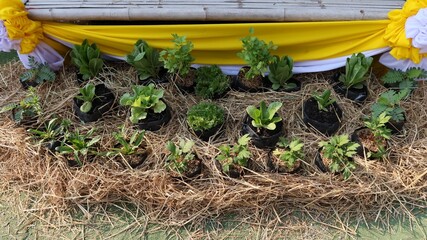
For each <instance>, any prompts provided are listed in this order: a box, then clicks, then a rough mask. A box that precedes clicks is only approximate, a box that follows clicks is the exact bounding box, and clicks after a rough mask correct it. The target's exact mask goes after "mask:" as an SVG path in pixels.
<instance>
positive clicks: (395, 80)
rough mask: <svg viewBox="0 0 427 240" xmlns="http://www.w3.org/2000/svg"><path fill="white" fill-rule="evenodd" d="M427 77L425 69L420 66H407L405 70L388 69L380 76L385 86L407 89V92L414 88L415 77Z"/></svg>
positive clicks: (415, 84)
mask: <svg viewBox="0 0 427 240" xmlns="http://www.w3.org/2000/svg"><path fill="white" fill-rule="evenodd" d="M425 78H427V70H424V69H422V68H416V67H412V68H408V69H407V70H406V71H402V70H399V69H390V70H389V71H388V72H387V73H386V74H385V75H384V76H383V77H382V78H381V81H382V84H383V85H384V86H385V87H388V88H392V89H395V90H405V89H408V90H409V93H410V92H411V91H412V90H413V89H414V88H416V86H417V82H416V80H417V79H425Z"/></svg>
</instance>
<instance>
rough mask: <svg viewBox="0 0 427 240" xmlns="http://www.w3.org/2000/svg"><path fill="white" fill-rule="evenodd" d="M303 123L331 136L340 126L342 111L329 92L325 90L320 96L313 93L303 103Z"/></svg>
mask: <svg viewBox="0 0 427 240" xmlns="http://www.w3.org/2000/svg"><path fill="white" fill-rule="evenodd" d="M302 113H303V121H304V123H305V124H306V125H307V126H311V127H314V128H315V129H316V130H318V131H319V132H321V133H322V134H325V135H326V136H331V135H332V134H334V133H335V132H336V131H338V129H339V128H340V125H341V119H342V110H341V108H340V107H339V106H338V104H337V103H336V99H334V98H332V97H331V90H329V89H327V90H325V91H324V92H323V93H321V94H316V93H313V95H312V97H310V98H309V99H307V100H306V101H305V102H304V105H303V108H302Z"/></svg>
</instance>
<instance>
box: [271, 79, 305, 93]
mask: <svg viewBox="0 0 427 240" xmlns="http://www.w3.org/2000/svg"><path fill="white" fill-rule="evenodd" d="M288 83H294V84H295V85H296V86H295V87H291V88H283V87H280V88H279V89H277V90H273V91H277V92H297V91H299V90H301V82H300V81H298V80H296V79H295V78H291V79H289V80H288ZM272 86H273V84H272V83H271V81H270V80H269V79H268V77H265V78H264V87H265V88H270V89H271V87H272Z"/></svg>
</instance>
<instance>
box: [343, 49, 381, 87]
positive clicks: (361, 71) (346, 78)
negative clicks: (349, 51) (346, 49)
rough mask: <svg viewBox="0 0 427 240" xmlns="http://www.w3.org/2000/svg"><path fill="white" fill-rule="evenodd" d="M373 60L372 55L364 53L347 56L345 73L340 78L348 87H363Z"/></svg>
mask: <svg viewBox="0 0 427 240" xmlns="http://www.w3.org/2000/svg"><path fill="white" fill-rule="evenodd" d="M372 61H373V58H372V57H365V55H364V54H363V53H358V54H357V55H356V54H353V55H351V57H350V58H347V62H346V65H345V75H341V76H340V77H339V80H340V81H341V82H342V83H343V84H344V86H345V87H346V88H350V87H354V88H357V89H361V88H362V87H363V83H364V82H365V80H366V74H367V73H368V71H369V69H370V67H371V64H372Z"/></svg>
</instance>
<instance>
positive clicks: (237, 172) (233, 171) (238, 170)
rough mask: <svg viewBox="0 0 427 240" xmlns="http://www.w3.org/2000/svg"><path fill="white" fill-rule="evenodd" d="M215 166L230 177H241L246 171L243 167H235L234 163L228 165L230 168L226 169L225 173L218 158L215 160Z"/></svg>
mask: <svg viewBox="0 0 427 240" xmlns="http://www.w3.org/2000/svg"><path fill="white" fill-rule="evenodd" d="M249 161H250V160H248V165H249ZM215 167H216V168H217V169H218V171H220V172H221V173H222V174H223V175H226V176H229V177H231V178H240V177H243V176H244V175H245V173H246V171H245V169H244V168H243V167H235V166H234V165H231V166H230V170H229V171H228V173H225V172H224V171H223V170H222V165H221V163H220V162H219V161H218V160H215Z"/></svg>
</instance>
